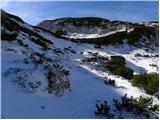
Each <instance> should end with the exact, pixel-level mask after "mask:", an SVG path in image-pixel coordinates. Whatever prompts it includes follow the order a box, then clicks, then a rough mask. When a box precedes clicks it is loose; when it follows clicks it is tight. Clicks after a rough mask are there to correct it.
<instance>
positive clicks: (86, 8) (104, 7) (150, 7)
mask: <svg viewBox="0 0 160 120" xmlns="http://www.w3.org/2000/svg"><path fill="white" fill-rule="evenodd" d="M3 9H4V10H5V11H7V12H9V13H12V14H14V15H17V16H19V17H21V18H22V19H23V20H24V21H25V22H28V23H30V24H32V25H36V24H38V23H39V22H41V21H43V20H45V19H56V18H62V17H88V16H95V17H103V18H107V19H110V20H123V21H130V22H143V21H144V22H148V21H158V1H152V2H151V1H150V2H149V1H148V2H144V1H141V2H138V1H130V2H129V1H128V2H127V1H125V2H122V1H112V2H111V1H110V2H109V1H101V2H99V1H94V2H93V1H92V2H89V1H88V2H82V1H81V2H73V1H72V2H64V1H63V2H60V1H59V2H57V1H54V2H53V1H48V2H44V1H43V2H42V1H41V2H40V1H39V2H33V1H32V2H31V1H30V2H29V1H18V2H15V1H14V2H7V3H4V6H3Z"/></svg>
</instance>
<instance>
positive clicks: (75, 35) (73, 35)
mask: <svg viewBox="0 0 160 120" xmlns="http://www.w3.org/2000/svg"><path fill="white" fill-rule="evenodd" d="M122 31H125V29H122V30H116V31H111V32H108V33H106V34H84V33H67V35H63V37H66V38H71V39H84V38H100V37H105V36H108V35H111V34H115V33H117V32H122Z"/></svg>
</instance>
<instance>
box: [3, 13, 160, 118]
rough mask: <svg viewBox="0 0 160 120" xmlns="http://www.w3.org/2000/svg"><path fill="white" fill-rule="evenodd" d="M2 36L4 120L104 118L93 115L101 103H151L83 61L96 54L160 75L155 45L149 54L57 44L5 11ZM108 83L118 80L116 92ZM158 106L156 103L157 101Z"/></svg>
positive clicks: (125, 83)
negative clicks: (133, 100) (123, 98)
mask: <svg viewBox="0 0 160 120" xmlns="http://www.w3.org/2000/svg"><path fill="white" fill-rule="evenodd" d="M1 30H2V45H1V51H2V118H100V117H97V116H96V115H95V114H94V111H95V109H96V108H95V103H96V102H97V101H103V100H107V101H108V102H109V104H110V105H112V104H113V103H112V99H113V98H117V99H119V98H120V97H121V96H123V95H124V94H126V93H127V94H128V96H133V97H134V98H135V97H139V96H140V95H142V96H144V97H150V95H148V94H146V93H144V92H143V91H142V90H140V89H138V88H137V87H133V86H132V85H131V83H130V81H129V80H127V79H124V78H122V77H120V76H115V75H112V74H111V73H110V72H109V71H106V70H105V69H103V67H102V66H99V64H98V62H90V63H87V62H83V61H82V60H83V59H85V58H87V57H90V56H93V54H98V55H100V56H103V57H110V56H112V55H121V56H123V57H125V59H126V61H127V66H129V67H130V68H132V69H133V70H134V73H135V74H137V73H140V72H142V71H147V72H158V67H159V66H158V62H157V61H158V54H159V53H158V47H156V46H155V45H154V44H153V45H152V49H149V50H147V51H146V50H144V49H145V47H144V48H143V47H141V48H138V47H135V46H132V45H129V44H128V43H127V42H125V40H124V44H122V45H118V46H117V45H113V46H112V45H108V46H102V48H95V47H94V45H93V44H87V43H75V42H71V41H66V40H64V39H60V38H56V37H54V36H53V34H52V33H50V32H47V31H45V30H43V29H40V28H37V27H33V26H31V25H29V24H27V23H24V22H23V21H22V20H21V19H20V18H18V17H16V16H12V15H10V14H8V13H5V12H4V11H2V28H1ZM91 33H92V32H91ZM6 36H7V37H6ZM137 53H139V54H141V55H142V56H137ZM143 55H149V57H147V58H145V57H143ZM151 64H152V66H151ZM153 65H154V66H153ZM110 78H112V79H115V82H116V86H110V85H106V84H104V81H105V80H106V79H110ZM154 102H155V103H158V99H157V98H155V97H154ZM113 112H114V111H113ZM115 115H116V116H115V118H118V114H116V112H115ZM157 116H158V114H157V115H155V116H153V118H155V117H157ZM124 117H125V118H143V116H135V115H133V114H132V113H124Z"/></svg>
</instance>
